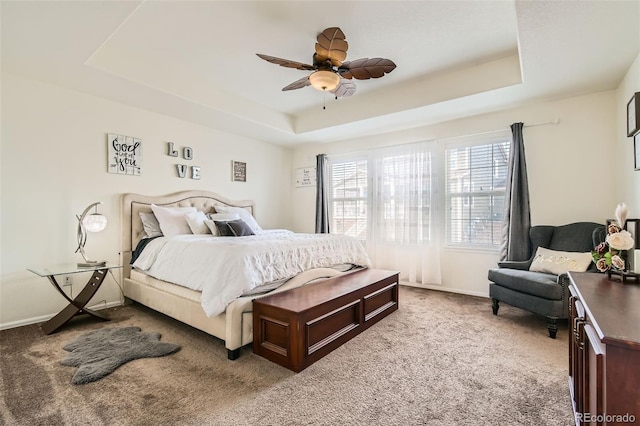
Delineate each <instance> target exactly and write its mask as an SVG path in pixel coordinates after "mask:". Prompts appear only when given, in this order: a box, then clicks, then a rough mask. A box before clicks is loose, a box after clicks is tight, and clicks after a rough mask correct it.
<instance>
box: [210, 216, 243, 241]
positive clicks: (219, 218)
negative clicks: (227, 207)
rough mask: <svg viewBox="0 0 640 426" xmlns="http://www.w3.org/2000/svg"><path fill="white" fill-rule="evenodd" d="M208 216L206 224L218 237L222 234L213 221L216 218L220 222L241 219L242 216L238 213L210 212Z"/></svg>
mask: <svg viewBox="0 0 640 426" xmlns="http://www.w3.org/2000/svg"><path fill="white" fill-rule="evenodd" d="M207 217H208V218H209V219H207V220H205V221H204V224H205V225H206V226H207V228H209V230H210V231H211V233H212V234H213V235H215V236H216V237H219V236H220V231H218V227H217V226H216V224H215V223H214V222H213V221H214V220H217V221H218V222H228V221H230V220H238V219H240V216H239V215H238V214H237V213H210V214H208V215H207Z"/></svg>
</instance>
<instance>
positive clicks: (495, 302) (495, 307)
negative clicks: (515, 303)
mask: <svg viewBox="0 0 640 426" xmlns="http://www.w3.org/2000/svg"><path fill="white" fill-rule="evenodd" d="M491 308H492V309H493V315H498V309H500V301H499V300H498V299H491Z"/></svg>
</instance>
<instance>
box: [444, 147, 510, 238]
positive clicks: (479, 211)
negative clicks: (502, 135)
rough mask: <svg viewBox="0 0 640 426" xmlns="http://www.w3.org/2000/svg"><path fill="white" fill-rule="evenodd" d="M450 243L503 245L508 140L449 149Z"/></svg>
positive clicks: (447, 192)
mask: <svg viewBox="0 0 640 426" xmlns="http://www.w3.org/2000/svg"><path fill="white" fill-rule="evenodd" d="M445 157H446V184H445V194H446V203H447V243H449V244H453V245H468V246H497V245H499V244H500V235H501V228H502V219H503V215H504V198H505V185H506V177H507V165H508V161H509V140H508V139H502V140H499V141H495V142H490V143H481V144H471V143H469V144H465V145H458V146H452V147H448V148H447V149H446V154H445Z"/></svg>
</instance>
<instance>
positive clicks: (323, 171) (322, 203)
mask: <svg viewBox="0 0 640 426" xmlns="http://www.w3.org/2000/svg"><path fill="white" fill-rule="evenodd" d="M328 172H329V166H328V165H327V155H326V154H318V155H317V156H316V233H317V234H328V233H329V200H328V192H327V191H328V190H329V188H328V181H327V179H328V174H329V173H328Z"/></svg>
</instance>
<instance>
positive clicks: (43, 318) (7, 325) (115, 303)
mask: <svg viewBox="0 0 640 426" xmlns="http://www.w3.org/2000/svg"><path fill="white" fill-rule="evenodd" d="M115 306H122V302H120V301H113V302H109V303H105V304H101V303H99V304H97V305H94V306H87V308H89V309H91V310H93V311H99V310H102V309H107V308H113V307H115ZM56 315H57V314H50V315H42V316H39V317H34V318H27V319H23V320H20V321H12V322H7V323H4V324H0V330H8V329H10V328H16V327H22V326H24V325H31V324H38V323H40V322H45V321H48V320H50V319H51V318H53V317H54V316H56Z"/></svg>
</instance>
